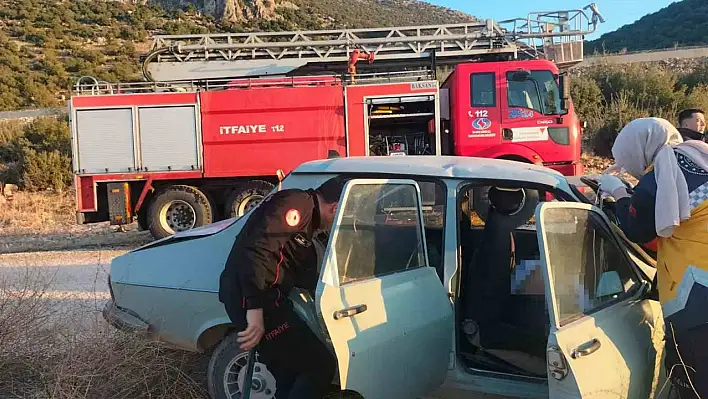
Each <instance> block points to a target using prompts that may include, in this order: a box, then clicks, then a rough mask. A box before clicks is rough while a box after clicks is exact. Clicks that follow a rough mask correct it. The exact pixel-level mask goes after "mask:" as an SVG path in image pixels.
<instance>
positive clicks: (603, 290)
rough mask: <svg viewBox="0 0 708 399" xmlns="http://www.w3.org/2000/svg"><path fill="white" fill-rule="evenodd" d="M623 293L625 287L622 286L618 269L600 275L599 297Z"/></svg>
mask: <svg viewBox="0 0 708 399" xmlns="http://www.w3.org/2000/svg"><path fill="white" fill-rule="evenodd" d="M623 293H624V288H623V287H622V280H621V279H620V276H619V273H617V272H616V271H609V272H604V273H602V276H600V282H599V283H598V284H597V297H598V298H602V297H606V296H614V295H619V294H623Z"/></svg>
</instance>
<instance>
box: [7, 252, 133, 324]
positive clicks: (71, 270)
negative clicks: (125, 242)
mask: <svg viewBox="0 0 708 399" xmlns="http://www.w3.org/2000/svg"><path fill="white" fill-rule="evenodd" d="M125 252H127V251H126V250H99V251H96V250H73V251H43V252H25V253H16V254H0V282H2V284H1V285H0V292H2V293H3V295H18V296H20V295H25V296H27V295H32V293H33V292H37V291H39V292H41V295H42V298H44V299H45V300H48V301H50V302H51V303H52V304H53V305H56V306H53V308H54V309H55V311H54V314H55V315H56V317H62V318H63V317H71V318H72V319H74V320H76V322H77V324H76V325H77V326H87V325H89V324H84V323H90V322H94V321H96V319H99V318H101V314H100V311H101V309H102V308H103V305H104V304H105V302H106V301H107V300H108V299H109V298H110V294H109V292H108V285H107V281H106V279H107V278H108V271H109V269H110V261H111V260H112V259H113V258H115V257H116V256H119V255H121V254H123V253H125ZM28 291H29V292H28Z"/></svg>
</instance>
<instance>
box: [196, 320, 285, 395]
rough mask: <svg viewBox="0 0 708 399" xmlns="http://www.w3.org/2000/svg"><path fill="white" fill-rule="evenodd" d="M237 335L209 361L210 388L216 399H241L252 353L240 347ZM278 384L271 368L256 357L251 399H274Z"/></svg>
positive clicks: (208, 379)
mask: <svg viewBox="0 0 708 399" xmlns="http://www.w3.org/2000/svg"><path fill="white" fill-rule="evenodd" d="M236 338H237V335H236V333H232V334H229V335H228V336H227V337H226V338H224V340H223V341H221V343H219V345H218V346H217V347H216V349H215V350H214V352H213V353H212V355H211V360H210V361H209V369H208V371H207V385H208V388H209V394H210V395H211V397H212V398H213V399H227V398H228V399H240V398H241V394H242V392H243V387H244V379H245V376H246V365H247V364H248V352H245V351H244V350H242V349H241V348H240V347H239V344H238V342H236ZM276 389H277V383H276V379H275V376H273V373H271V371H270V370H268V366H267V365H265V364H263V363H261V362H260V361H259V359H258V354H257V353H256V363H255V366H254V369H253V379H252V384H251V399H274V398H275V390H276Z"/></svg>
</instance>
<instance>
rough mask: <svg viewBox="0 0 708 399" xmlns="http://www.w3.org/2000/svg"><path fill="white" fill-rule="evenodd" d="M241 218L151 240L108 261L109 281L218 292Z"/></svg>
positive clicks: (241, 222) (240, 226)
mask: <svg viewBox="0 0 708 399" xmlns="http://www.w3.org/2000/svg"><path fill="white" fill-rule="evenodd" d="M245 219H246V218H245V217H242V218H239V219H227V220H223V221H220V222H217V223H213V224H209V225H206V226H202V227H199V228H195V229H191V230H188V231H184V232H181V233H177V234H175V235H172V236H170V237H166V238H163V239H161V240H157V241H154V242H152V243H150V244H147V245H144V246H142V247H140V248H137V249H135V250H133V251H130V252H128V253H126V254H124V255H121V256H118V257H116V258H114V259H113V261H112V262H111V282H112V283H114V284H115V283H120V284H130V285H139V286H147V287H159V288H166V289H184V290H195V291H208V292H218V290H219V276H220V274H221V271H222V270H223V269H224V265H225V263H226V258H227V257H228V255H229V252H230V251H231V247H232V245H233V243H234V239H235V238H236V236H237V235H238V233H239V232H240V231H241V228H242V227H243V224H244V223H245Z"/></svg>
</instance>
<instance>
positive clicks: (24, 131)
mask: <svg viewBox="0 0 708 399" xmlns="http://www.w3.org/2000/svg"><path fill="white" fill-rule="evenodd" d="M72 180H73V177H72V173H71V135H70V132H69V124H68V120H67V118H66V117H40V118H37V119H35V120H33V121H32V122H30V123H26V124H20V123H6V124H0V181H3V182H6V183H12V184H17V185H18V186H19V187H20V188H23V189H27V190H31V191H39V190H46V189H49V188H51V189H54V190H56V191H62V190H65V189H66V188H68V187H69V186H71V184H72Z"/></svg>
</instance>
